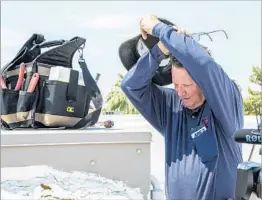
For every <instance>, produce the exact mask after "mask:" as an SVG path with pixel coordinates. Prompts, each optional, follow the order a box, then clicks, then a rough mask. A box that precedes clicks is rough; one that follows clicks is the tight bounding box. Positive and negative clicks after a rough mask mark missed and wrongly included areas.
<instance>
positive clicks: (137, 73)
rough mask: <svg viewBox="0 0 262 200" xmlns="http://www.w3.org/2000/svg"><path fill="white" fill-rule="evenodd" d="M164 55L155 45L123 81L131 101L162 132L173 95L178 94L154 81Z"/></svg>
mask: <svg viewBox="0 0 262 200" xmlns="http://www.w3.org/2000/svg"><path fill="white" fill-rule="evenodd" d="M163 56H164V55H163V54H162V52H161V50H160V49H159V47H158V46H157V45H155V46H154V47H153V48H152V49H151V51H149V52H148V53H146V54H144V55H143V56H142V57H140V59H139V60H138V62H137V63H136V64H135V65H134V66H133V67H132V68H131V69H130V70H129V71H128V72H127V74H126V75H125V77H124V79H123V81H122V83H121V88H122V90H123V91H124V93H125V94H126V96H127V97H128V99H129V100H130V102H131V103H132V104H133V105H134V106H135V107H136V108H137V110H138V111H139V112H140V113H141V115H143V116H144V118H145V119H146V120H147V121H148V122H149V123H150V124H151V125H152V126H153V127H154V128H155V129H156V130H158V131H159V132H160V133H162V134H164V129H165V127H166V123H167V115H168V112H170V110H169V109H170V108H171V105H172V103H173V101H174V98H173V97H175V96H176V95H175V92H174V91H173V90H170V89H168V88H164V87H161V86H158V85H156V84H154V83H152V78H153V76H154V74H155V72H156V70H157V69H158V66H159V63H160V61H161V59H163V58H164V57H163ZM176 100H177V99H176Z"/></svg>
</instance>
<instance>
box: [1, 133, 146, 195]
mask: <svg viewBox="0 0 262 200" xmlns="http://www.w3.org/2000/svg"><path fill="white" fill-rule="evenodd" d="M150 143H151V133H150V132H139V131H123V130H121V129H103V128H101V129H99V128H90V129H88V130H66V131H64V130H48V131H47V130H28V131H25V130H21V131H20V130H19V131H3V130H2V132H1V167H20V166H32V165H48V166H51V167H54V168H57V169H61V170H65V171H84V172H90V173H98V174H100V175H101V176H104V177H106V178H110V179H113V180H120V181H123V182H125V183H126V184H127V185H128V186H129V187H132V188H140V189H141V193H142V194H143V195H144V196H145V197H147V195H148V194H149V191H150V181H151V180H150V174H151V170H150Z"/></svg>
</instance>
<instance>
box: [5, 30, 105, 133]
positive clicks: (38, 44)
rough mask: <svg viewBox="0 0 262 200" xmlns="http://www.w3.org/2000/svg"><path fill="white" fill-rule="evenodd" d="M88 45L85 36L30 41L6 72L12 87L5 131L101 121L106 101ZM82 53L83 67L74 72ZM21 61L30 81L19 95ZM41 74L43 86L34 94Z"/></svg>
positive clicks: (77, 126)
mask: <svg viewBox="0 0 262 200" xmlns="http://www.w3.org/2000/svg"><path fill="white" fill-rule="evenodd" d="M85 42H86V40H85V39H83V38H81V37H74V38H72V39H71V40H69V41H65V40H55V41H45V39H44V36H42V35H40V34H33V35H32V37H30V38H29V39H28V40H27V41H26V43H25V44H24V45H23V47H22V48H21V49H20V51H19V52H18V54H17V55H16V56H15V58H14V59H13V60H12V61H11V62H10V63H8V64H7V65H5V66H4V67H3V68H2V69H1V75H2V77H3V78H4V80H5V82H6V86H7V88H1V90H0V100H1V102H0V103H1V126H2V128H4V129H17V128H59V129H60V128H61V129H80V128H86V127H89V126H92V125H94V124H95V123H96V122H97V121H98V118H99V116H100V113H101V109H102V104H103V98H102V96H101V93H100V90H99V88H98V86H97V83H96V80H95V79H94V78H93V77H92V76H91V74H90V72H89V70H88V68H87V65H86V63H85V60H84V59H83V48H84V45H85ZM76 51H79V59H78V63H79V65H80V68H79V69H75V67H74V68H73V57H74V55H75V53H76ZM21 63H24V64H25V73H24V80H23V84H22V88H21V89H20V90H18V91H15V86H16V84H17V81H18V77H19V69H20V64H21ZM35 73H37V74H38V75H39V79H38V82H37V85H36V87H35V89H34V91H33V92H28V87H29V85H30V80H31V78H32V76H33V74H35ZM91 102H92V103H93V105H94V110H93V111H92V112H91V110H90V105H91Z"/></svg>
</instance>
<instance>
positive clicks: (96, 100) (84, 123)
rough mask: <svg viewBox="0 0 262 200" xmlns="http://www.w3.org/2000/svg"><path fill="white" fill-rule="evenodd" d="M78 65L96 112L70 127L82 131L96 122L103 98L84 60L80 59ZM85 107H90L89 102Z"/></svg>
mask: <svg viewBox="0 0 262 200" xmlns="http://www.w3.org/2000/svg"><path fill="white" fill-rule="evenodd" d="M78 63H79V65H80V67H81V69H82V73H83V79H84V83H85V86H86V90H87V92H88V94H89V95H90V96H91V97H92V102H93V104H94V106H95V109H96V110H95V111H93V112H91V113H88V114H87V115H86V116H85V118H83V119H82V120H80V121H79V122H78V123H77V124H76V125H75V126H74V127H72V128H73V129H80V128H82V129H83V128H86V127H89V126H93V125H94V124H95V123H96V122H97V121H98V118H99V116H100V113H101V110H102V106H103V97H102V95H101V92H100V90H99V88H98V86H97V83H96V81H95V80H94V78H93V77H92V75H91V74H90V71H89V70H88V67H87V64H86V62H85V60H84V59H83V58H80V59H79V60H78ZM87 105H90V102H87Z"/></svg>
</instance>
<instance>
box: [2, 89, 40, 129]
mask: <svg viewBox="0 0 262 200" xmlns="http://www.w3.org/2000/svg"><path fill="white" fill-rule="evenodd" d="M0 100H1V122H2V125H3V126H4V127H5V128H18V127H29V126H31V124H32V120H33V119H32V115H31V112H32V108H33V104H34V100H35V93H28V92H26V91H14V90H10V89H4V90H1V91H0Z"/></svg>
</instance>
